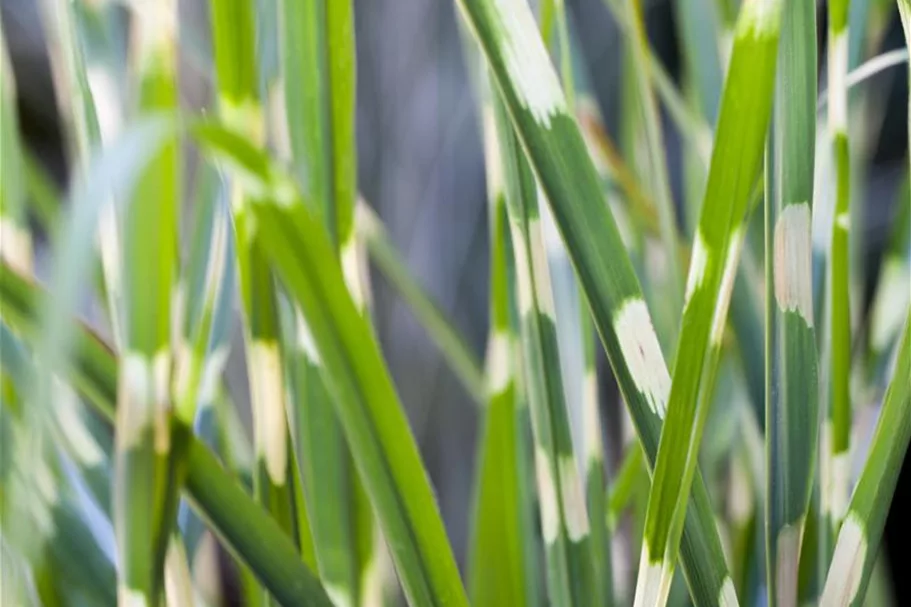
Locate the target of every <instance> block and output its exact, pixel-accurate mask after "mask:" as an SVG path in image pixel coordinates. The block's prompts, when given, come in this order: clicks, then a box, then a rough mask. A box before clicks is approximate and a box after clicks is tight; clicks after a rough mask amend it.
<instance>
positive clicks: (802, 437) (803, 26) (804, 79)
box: [765, 0, 818, 605]
mask: <svg viewBox="0 0 911 607" xmlns="http://www.w3.org/2000/svg"><path fill="white" fill-rule="evenodd" d="M778 65H779V69H778V82H777V86H776V97H775V114H774V116H775V118H774V125H773V134H772V143H771V146H770V148H771V150H772V153H771V154H770V155H769V157H768V158H767V162H770V163H771V167H769V169H768V170H770V171H772V172H773V177H772V182H773V187H772V188H771V189H772V191H767V192H766V216H765V218H766V327H767V336H766V361H765V367H766V369H767V373H766V381H767V382H768V383H767V386H766V391H765V393H766V398H767V402H766V453H765V455H766V470H767V473H766V474H767V483H768V486H767V490H766V526H765V527H766V529H765V531H766V563H767V564H766V574H767V580H768V587H769V601H770V604H771V605H796V604H797V598H798V593H797V590H798V588H797V581H798V579H797V574H798V563H799V562H800V553H801V543H802V540H803V531H804V521H805V520H806V514H807V507H808V505H809V500H810V495H811V493H812V488H813V473H814V462H815V461H816V439H817V436H816V435H817V429H818V417H817V416H818V394H817V392H818V370H817V360H816V335H815V331H814V326H813V291H812V285H813V281H812V275H811V243H810V231H811V225H812V224H811V209H812V205H813V166H814V162H813V161H814V153H813V152H814V149H815V140H816V6H815V3H814V2H812V0H810V1H809V2H806V1H796V2H789V3H787V4H785V7H784V10H783V15H782V25H781V40H780V44H779V61H778Z"/></svg>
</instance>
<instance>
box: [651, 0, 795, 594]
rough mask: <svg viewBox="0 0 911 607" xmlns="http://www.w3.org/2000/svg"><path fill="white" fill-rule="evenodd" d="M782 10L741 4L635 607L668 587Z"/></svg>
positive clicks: (755, 172) (763, 122)
mask: <svg viewBox="0 0 911 607" xmlns="http://www.w3.org/2000/svg"><path fill="white" fill-rule="evenodd" d="M780 11H781V4H780V3H779V2H778V0H754V1H751V2H748V3H746V4H744V6H743V8H742V9H741V13H740V16H739V18H738V25H737V29H736V33H735V38H734V47H733V52H732V57H731V66H730V69H729V71H728V76H727V80H726V82H725V87H724V92H723V95H722V100H721V109H720V116H719V120H718V126H717V129H716V139H715V146H714V149H713V153H712V163H711V165H710V168H709V176H708V183H707V186H706V194H705V199H704V202H703V205H702V211H701V215H700V220H699V226H698V229H697V232H696V237H695V243H694V250H693V255H692V258H691V262H690V270H689V276H688V279H687V295H686V304H685V307H684V311H683V323H682V330H681V334H680V347H679V348H678V350H677V356H676V361H677V362H676V366H675V368H674V378H673V382H672V385H671V389H670V396H669V399H668V405H667V407H668V419H667V425H666V426H665V429H664V431H663V432H662V434H661V446H660V448H659V451H658V463H657V464H656V466H655V474H654V477H653V481H652V488H651V492H650V495H649V505H648V513H647V515H646V525H645V543H644V546H643V551H642V557H641V561H640V563H641V564H640V570H639V578H638V582H637V588H636V602H635V604H636V605H637V606H645V605H658V606H662V605H664V604H665V602H666V601H667V596H668V592H669V591H670V583H671V580H672V577H673V570H674V564H675V562H676V557H677V546H678V542H679V539H680V532H681V531H682V528H683V521H684V516H685V512H686V509H687V507H686V506H687V504H686V503H687V496H688V495H689V490H690V484H691V482H692V479H693V473H694V472H695V469H696V464H697V458H698V452H699V445H700V443H701V439H702V430H703V428H704V425H705V420H706V418H707V416H708V409H709V403H710V402H711V393H712V387H713V383H714V375H715V371H716V368H717V362H718V357H719V355H720V350H721V342H722V337H723V334H724V326H725V318H726V316H727V309H728V305H729V303H730V296H731V289H732V287H733V282H734V277H735V273H736V270H737V264H738V258H739V254H740V247H741V245H742V243H743V236H744V230H745V225H744V224H745V219H746V215H747V212H748V210H749V203H750V201H751V199H752V194H753V190H754V188H755V184H756V180H757V179H758V177H759V172H760V168H761V165H762V154H763V148H764V143H765V137H766V130H767V128H768V124H769V119H770V116H771V107H772V93H773V91H774V83H775V61H776V55H777V50H778V34H779V17H780ZM731 594H733V592H731ZM722 598H724V600H731V599H728V598H727V597H721V596H720V595H719V597H718V598H717V599H716V600H717V601H719V602H721V601H722ZM732 600H733V601H735V602H736V598H733V599H732Z"/></svg>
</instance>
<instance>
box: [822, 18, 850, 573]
mask: <svg viewBox="0 0 911 607" xmlns="http://www.w3.org/2000/svg"><path fill="white" fill-rule="evenodd" d="M849 4H850V3H849V0H833V1H832V2H830V3H829V50H828V60H827V63H828V75H829V78H828V81H829V105H828V131H829V139H830V140H831V145H832V154H833V157H834V167H835V182H836V185H835V211H834V213H833V216H832V228H831V234H832V235H831V239H832V240H831V243H832V244H831V250H830V258H829V266H828V272H829V275H828V281H827V282H828V286H829V291H828V300H829V310H830V313H829V316H828V319H829V327H828V332H829V339H830V360H829V364H830V367H829V374H828V378H829V386H828V391H827V393H828V398H829V403H828V404H829V406H828V416H827V420H826V422H825V423H824V425H823V430H822V432H823V436H822V445H823V453H822V455H821V460H822V461H821V464H820V477H821V480H820V482H821V491H822V495H821V506H822V508H821V510H822V511H821V515H822V516H823V517H824V518H825V519H826V521H827V525H825V526H823V528H822V534H823V543H824V546H825V550H824V553H825V555H828V554H829V553H831V550H832V543H831V541H832V539H834V536H835V533H836V532H837V529H838V525H839V523H840V521H841V518H842V516H844V513H845V508H846V506H847V500H848V496H849V492H850V487H849V486H848V483H849V479H848V475H849V472H850V470H849V468H850V448H851V419H852V413H851V385H850V384H851V381H850V380H851V310H850V276H849V273H850V265H851V264H850V259H849V258H850V251H849V238H850V224H851V210H850V195H851V181H850V179H851V175H850V173H851V166H850V164H851V163H850V157H849V147H848V90H847V86H846V83H845V80H846V78H847V74H848V35H849V33H848V9H849ZM825 555H824V558H825Z"/></svg>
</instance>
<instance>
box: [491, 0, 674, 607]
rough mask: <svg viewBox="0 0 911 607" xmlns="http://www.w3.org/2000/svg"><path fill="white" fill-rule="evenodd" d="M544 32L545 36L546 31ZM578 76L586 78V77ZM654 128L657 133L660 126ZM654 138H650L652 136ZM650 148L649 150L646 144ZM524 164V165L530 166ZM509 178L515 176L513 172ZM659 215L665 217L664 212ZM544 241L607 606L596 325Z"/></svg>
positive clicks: (549, 230)
mask: <svg viewBox="0 0 911 607" xmlns="http://www.w3.org/2000/svg"><path fill="white" fill-rule="evenodd" d="M556 10H557V26H558V27H557V30H558V38H559V42H560V59H561V66H560V75H561V77H562V80H563V90H564V92H565V94H566V99H567V103H568V104H569V105H570V107H576V108H578V105H577V103H576V101H575V99H576V85H575V81H576V80H577V78H576V77H575V76H574V75H573V72H572V61H571V57H570V47H571V42H572V41H571V40H570V35H569V27H568V24H567V18H566V4H565V3H563V2H560V3H559V4H558V5H557V7H556ZM542 34H543V31H542ZM543 37H544V38H545V39H546V35H544V36H543ZM578 80H580V81H581V82H584V79H578ZM646 85H647V83H646ZM652 101H654V100H652ZM497 105H498V111H499V116H500V119H501V121H502V122H503V125H502V126H501V128H503V129H504V132H505V133H508V136H509V137H510V138H511V144H512V146H513V147H514V148H516V150H517V153H518V145H517V141H516V140H515V135H514V134H513V133H512V129H511V127H510V126H509V124H508V116H506V114H505V108H503V107H502V101H501V100H498V102H497ZM577 113H578V109H577ZM658 134H659V137H660V132H659V133H658ZM652 142H653V143H654V141H652ZM649 151H652V150H651V149H649ZM521 161H522V162H524V163H525V164H526V165H527V160H525V159H524V158H523V159H522V160H521ZM663 168H664V167H663V165H662V167H659V170H663ZM525 170H526V171H527V170H529V169H525ZM513 179H515V176H514V175H513ZM514 185H515V184H514ZM660 188H661V184H660V183H659V190H660ZM513 191H514V192H515V191H517V190H516V188H515V187H513ZM666 200H669V199H666ZM532 207H533V208H536V207H537V200H535V201H534V204H533V205H532ZM662 219H664V217H663V216H662ZM540 220H541V222H542V227H543V229H544V233H545V234H555V233H556V226H554V223H553V222H554V219H553V216H552V215H550V214H549V213H546V212H545V213H544V214H543V216H542V217H541V218H540ZM663 227H664V225H663V224H662V228H663ZM514 246H515V243H514ZM544 246H545V248H546V250H547V258H548V259H547V262H548V263H547V266H549V267H550V268H551V269H552V271H553V273H554V275H555V277H556V278H555V281H556V283H557V284H558V285H559V286H557V287H555V288H554V328H555V329H556V330H557V334H558V339H557V340H556V344H557V346H558V348H559V349H560V352H559V356H558V358H559V361H558V362H559V363H560V364H561V367H560V368H561V370H562V371H563V373H564V378H563V379H564V381H573V382H577V385H576V388H577V389H579V392H576V393H575V394H579V395H581V397H580V398H578V401H577V402H579V403H580V405H581V418H582V427H583V441H582V443H583V444H582V450H581V451H582V458H583V461H582V467H581V470H582V478H583V483H584V485H583V492H584V494H585V507H586V511H587V513H590V516H589V536H590V540H589V550H590V552H591V568H592V571H593V578H592V580H591V583H590V585H589V589H588V592H589V593H590V595H589V596H588V597H587V598H588V600H589V601H590V602H591V603H593V604H596V605H605V606H609V605H612V604H613V579H612V578H613V570H612V567H611V560H610V535H609V532H608V528H607V525H606V518H605V517H603V516H601V513H603V512H604V511H605V501H606V494H605V478H604V446H603V444H602V438H601V412H600V409H599V399H598V374H597V368H596V364H595V357H596V341H595V338H594V327H593V326H592V321H591V316H590V312H589V307H588V304H587V303H586V302H585V301H584V299H581V297H582V296H581V295H579V294H578V287H577V285H576V281H575V276H574V275H573V273H572V266H571V264H570V262H569V259H568V256H567V253H566V248H565V246H564V245H563V243H562V242H559V241H557V242H549V241H548V242H545V243H544ZM545 269H547V268H545ZM674 278H675V276H674V275H673V272H671V279H672V280H673V279H674ZM561 288H562V289H563V293H562V295H563V297H560V295H561V293H560V289H561ZM561 299H568V300H570V301H571V302H572V303H574V304H575V303H576V300H578V305H576V306H573V307H569V306H566V307H564V308H563V310H561V303H562V302H561ZM566 308H569V309H566ZM561 315H562V316H563V317H564V318H565V319H568V322H565V323H564V324H563V327H565V329H562V328H561V326H560V322H559V321H558V319H560V317H561ZM573 320H575V321H576V323H577V324H576V323H573ZM561 333H562V334H563V336H564V337H565V338H567V339H565V341H564V342H563V343H561V342H560V339H559V336H560V334H561ZM576 333H578V336H579V338H580V339H579V344H578V349H576V343H575V340H574V339H572V336H573V335H574V334H576ZM564 344H565V345H564ZM579 359H581V361H582V365H581V366H582V369H581V373H580V372H573V371H572V367H573V362H574V361H576V362H577V361H578V360H579ZM573 394H574V392H573V391H572V390H567V391H566V400H567V403H570V402H572V401H573ZM573 414H574V411H573V410H572V409H571V408H570V409H569V410H568V415H569V416H572V415H573ZM577 451H578V450H577Z"/></svg>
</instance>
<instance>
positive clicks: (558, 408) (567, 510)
mask: <svg viewBox="0 0 911 607" xmlns="http://www.w3.org/2000/svg"><path fill="white" fill-rule="evenodd" d="M493 111H494V116H495V124H496V133H497V139H498V142H499V150H500V162H501V163H502V171H503V173H502V174H503V183H504V191H505V197H506V206H507V209H508V211H509V213H508V215H509V228H510V234H511V236H512V246H513V256H514V259H515V267H516V285H517V287H516V288H517V292H516V296H517V300H518V301H517V303H518V308H519V310H518V311H519V325H520V335H521V339H522V354H523V356H522V360H523V363H524V365H525V368H524V370H523V376H524V378H525V386H526V389H527V396H528V403H529V407H530V411H531V420H532V429H533V431H534V441H535V447H534V454H535V456H534V460H535V475H536V478H537V488H538V498H539V502H540V513H541V531H542V535H543V538H544V543H545V556H546V563H547V580H548V584H547V590H548V596H549V598H550V602H551V604H553V605H558V606H570V605H584V604H586V602H587V601H588V600H589V598H590V597H591V595H592V590H593V587H592V584H593V582H594V575H595V571H594V567H593V563H592V558H591V557H592V554H591V550H590V544H589V530H590V526H589V520H588V512H587V508H586V503H585V497H584V492H583V489H582V483H581V480H580V478H579V470H578V466H577V464H576V459H575V456H574V453H573V445H572V436H571V434H570V425H569V415H568V412H567V409H566V403H565V400H564V392H563V384H562V377H561V375H562V374H561V371H560V359H559V350H558V346H557V333H556V324H555V317H554V300H553V299H554V296H553V292H552V290H551V283H550V272H549V270H548V266H547V257H546V251H545V248H544V241H543V232H542V226H541V220H540V216H539V214H538V188H537V184H536V182H535V178H534V175H533V174H532V172H531V168H530V167H529V165H528V162H527V160H526V159H525V156H524V154H523V153H522V151H521V148H520V147H519V143H518V141H517V140H516V138H515V136H514V134H513V132H512V129H511V126H510V123H509V121H508V117H507V116H506V114H505V108H504V107H503V105H502V102H501V101H499V99H498V98H495V99H494V101H493Z"/></svg>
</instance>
